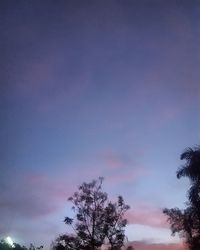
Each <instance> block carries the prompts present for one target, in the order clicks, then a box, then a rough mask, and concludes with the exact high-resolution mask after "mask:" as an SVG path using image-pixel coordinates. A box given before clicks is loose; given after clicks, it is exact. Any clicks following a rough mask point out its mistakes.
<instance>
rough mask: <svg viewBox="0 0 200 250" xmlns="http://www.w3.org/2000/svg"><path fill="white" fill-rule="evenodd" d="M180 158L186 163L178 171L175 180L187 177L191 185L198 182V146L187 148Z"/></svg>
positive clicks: (199, 154) (199, 158) (199, 176)
mask: <svg viewBox="0 0 200 250" xmlns="http://www.w3.org/2000/svg"><path fill="white" fill-rule="evenodd" d="M180 158H181V160H186V163H185V165H183V166H181V167H180V168H179V169H178V171H177V178H178V179H180V178H181V177H188V178H189V179H190V181H191V182H192V183H194V182H200V146H198V147H195V148H194V149H192V148H187V149H186V150H185V151H184V152H183V153H182V154H181V157H180Z"/></svg>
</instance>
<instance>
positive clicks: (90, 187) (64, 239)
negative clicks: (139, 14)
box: [53, 177, 129, 250]
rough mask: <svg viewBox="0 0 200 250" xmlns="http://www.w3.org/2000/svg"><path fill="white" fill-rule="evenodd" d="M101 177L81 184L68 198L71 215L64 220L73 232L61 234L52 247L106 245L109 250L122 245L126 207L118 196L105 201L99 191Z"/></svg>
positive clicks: (71, 249)
mask: <svg viewBox="0 0 200 250" xmlns="http://www.w3.org/2000/svg"><path fill="white" fill-rule="evenodd" d="M102 182H103V178H101V177H100V178H99V179H98V180H94V181H92V182H90V183H83V184H82V185H81V186H80V187H79V188H78V192H75V193H74V194H73V196H71V197H70V198H69V201H70V202H72V203H73V207H72V209H73V211H74V212H75V217H74V218H69V217H65V219H64V222H65V223H66V224H67V225H69V226H71V227H72V228H73V231H74V234H71V235H70V234H65V235H61V236H60V237H59V238H58V239H57V240H56V242H55V243H54V246H53V249H56V250H97V249H99V248H100V247H101V246H102V245H103V244H108V245H109V249H110V250H117V249H120V248H121V247H122V246H123V245H124V239H125V232H124V229H125V226H126V224H127V221H126V220H125V219H124V214H125V212H126V211H127V210H128V209H129V206H127V205H126V204H125V203H124V200H123V198H122V197H121V196H119V197H118V200H117V202H111V201H109V200H108V195H107V193H105V192H103V191H102Z"/></svg>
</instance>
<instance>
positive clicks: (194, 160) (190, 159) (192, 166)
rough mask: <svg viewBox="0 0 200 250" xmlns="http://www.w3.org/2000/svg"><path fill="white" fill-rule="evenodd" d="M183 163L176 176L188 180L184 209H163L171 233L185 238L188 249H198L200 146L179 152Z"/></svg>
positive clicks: (199, 245)
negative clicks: (186, 199)
mask: <svg viewBox="0 0 200 250" xmlns="http://www.w3.org/2000/svg"><path fill="white" fill-rule="evenodd" d="M181 160H185V161H186V163H185V165H183V166H181V167H180V168H179V169H178V171H177V178H178V179H180V178H182V177H187V178H189V180H190V188H189V190H188V202H187V204H186V205H187V207H186V208H185V209H182V210H181V209H179V208H172V209H167V208H165V209H164V210H163V212H164V214H166V215H167V216H168V222H169V223H170V225H171V231H172V234H173V235H174V234H176V233H179V235H180V236H181V237H183V238H185V240H186V243H187V245H188V247H189V249H190V250H199V249H200V147H195V148H194V149H192V148H188V149H186V150H185V151H184V152H183V153H182V154H181Z"/></svg>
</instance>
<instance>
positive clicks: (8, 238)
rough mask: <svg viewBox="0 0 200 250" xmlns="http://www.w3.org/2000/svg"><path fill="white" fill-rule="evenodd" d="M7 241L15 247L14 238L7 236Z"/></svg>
mask: <svg viewBox="0 0 200 250" xmlns="http://www.w3.org/2000/svg"><path fill="white" fill-rule="evenodd" d="M6 242H7V243H8V244H9V245H10V246H11V247H15V246H14V243H13V240H12V239H11V238H10V236H8V237H6Z"/></svg>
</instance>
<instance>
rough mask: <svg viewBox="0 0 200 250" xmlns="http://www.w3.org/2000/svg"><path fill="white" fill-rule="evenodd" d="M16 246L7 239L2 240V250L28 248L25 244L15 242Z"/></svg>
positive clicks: (0, 244) (23, 249) (25, 249)
mask: <svg viewBox="0 0 200 250" xmlns="http://www.w3.org/2000/svg"><path fill="white" fill-rule="evenodd" d="M13 245H14V246H11V245H10V244H8V243H7V242H6V241H5V240H0V250H13V249H15V250H27V248H26V247H25V246H21V245H20V244H18V243H13Z"/></svg>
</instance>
